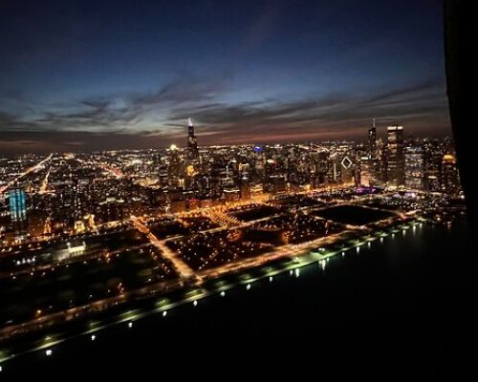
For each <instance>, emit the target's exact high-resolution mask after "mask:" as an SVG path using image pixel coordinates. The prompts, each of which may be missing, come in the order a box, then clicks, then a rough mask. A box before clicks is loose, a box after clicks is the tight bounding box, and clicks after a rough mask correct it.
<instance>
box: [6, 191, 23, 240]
mask: <svg viewBox="0 0 478 382" xmlns="http://www.w3.org/2000/svg"><path fill="white" fill-rule="evenodd" d="M8 203H9V206H10V219H11V222H12V225H13V228H14V230H15V232H16V233H23V232H25V230H26V228H27V204H26V196H25V191H23V190H22V189H20V188H14V189H12V190H10V191H8Z"/></svg>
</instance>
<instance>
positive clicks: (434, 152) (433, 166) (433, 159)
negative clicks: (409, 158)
mask: <svg viewBox="0 0 478 382" xmlns="http://www.w3.org/2000/svg"><path fill="white" fill-rule="evenodd" d="M424 149H425V189H426V190H427V191H431V192H440V191H441V184H442V182H441V176H442V174H441V168H442V161H443V155H444V150H443V147H441V146H440V145H439V144H438V142H427V143H426V144H425V147H424Z"/></svg>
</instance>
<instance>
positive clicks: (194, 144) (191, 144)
mask: <svg viewBox="0 0 478 382" xmlns="http://www.w3.org/2000/svg"><path fill="white" fill-rule="evenodd" d="M188 159H189V160H190V161H193V160H197V159H199V150H198V140H197V138H196V135H195V134H194V123H193V120H192V119H191V118H189V123H188Z"/></svg>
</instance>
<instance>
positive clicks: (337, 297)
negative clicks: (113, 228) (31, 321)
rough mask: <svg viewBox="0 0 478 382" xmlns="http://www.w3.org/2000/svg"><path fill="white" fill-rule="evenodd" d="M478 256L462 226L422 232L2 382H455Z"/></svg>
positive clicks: (38, 358)
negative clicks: (240, 377)
mask: <svg viewBox="0 0 478 382" xmlns="http://www.w3.org/2000/svg"><path fill="white" fill-rule="evenodd" d="M474 254H475V252H474V250H473V247H472V244H471V234H470V232H469V230H468V228H467V224H466V221H465V220H464V219H463V220H459V221H456V222H455V223H454V224H453V225H452V226H451V227H446V226H429V225H424V226H422V227H417V228H416V229H415V230H412V229H410V230H408V231H406V232H405V233H399V234H396V235H395V237H394V238H392V236H389V237H387V238H385V239H384V240H383V242H381V241H380V240H377V241H375V242H373V243H371V245H370V247H367V246H366V245H365V246H363V247H361V249H360V253H356V251H355V250H352V251H348V252H347V253H346V255H345V256H344V257H342V256H336V257H334V258H332V259H331V260H330V261H329V262H328V263H327V265H326V267H325V270H324V269H321V268H320V267H319V266H318V264H317V263H316V264H314V265H311V266H308V267H305V268H302V269H301V270H300V275H299V277H296V275H295V274H294V275H293V276H291V275H289V273H286V274H282V275H280V276H276V277H275V278H274V280H273V282H270V281H269V280H268V279H264V280H261V281H259V282H257V283H255V284H253V286H252V288H251V289H250V290H246V288H245V287H243V286H240V287H237V288H235V289H233V290H231V291H228V292H227V294H226V296H224V297H221V296H219V295H216V296H214V297H210V298H207V299H204V300H200V301H199V304H198V306H197V307H194V306H193V305H192V304H189V305H187V306H183V307H180V308H177V309H175V310H173V311H170V312H168V315H167V317H162V316H161V315H155V316H152V317H148V318H146V319H144V320H139V321H137V322H135V323H134V325H133V327H132V328H128V327H127V324H124V325H120V326H118V327H115V328H113V329H108V330H107V331H104V332H100V333H98V334H97V336H96V338H95V340H94V341H92V340H91V338H89V337H82V338H78V339H75V340H71V341H68V342H66V343H64V344H61V345H59V346H57V347H55V348H54V349H52V351H53V354H52V356H51V357H46V355H45V353H44V352H42V353H37V354H31V355H28V356H24V357H20V358H18V359H15V360H14V361H12V362H10V363H8V364H6V365H4V366H3V372H2V373H0V380H4V379H5V380H10V378H9V377H11V378H12V380H20V378H23V377H25V376H27V375H28V376H30V375H32V374H34V375H35V377H36V378H39V380H43V378H45V380H46V379H50V380H51V379H55V380H56V379H59V380H60V379H61V380H65V379H68V377H69V376H75V377H78V378H92V377H93V376H95V375H97V376H101V375H107V376H108V378H111V380H114V379H116V378H120V377H122V376H123V377H124V376H125V374H126V372H128V373H129V372H133V373H135V375H136V376H137V380H141V379H142V378H148V379H151V378H149V377H150V376H154V378H152V380H161V379H165V378H166V375H170V374H171V373H172V374H173V376H175V377H177V378H181V379H183V378H182V376H185V375H186V374H187V373H191V372H194V373H197V378H202V376H205V377H210V376H212V375H216V374H218V373H219V370H220V369H221V370H222V368H223V367H227V368H228V370H229V371H228V373H229V374H230V375H231V376H235V375H236V373H237V374H243V373H245V372H248V371H249V370H251V371H250V373H252V374H251V375H250V377H251V378H253V377H254V376H256V374H255V373H257V369H258V368H259V369H262V370H263V371H265V372H266V373H271V374H270V375H271V376H272V375H273V374H276V373H278V372H279V374H281V373H282V371H283V372H284V373H286V372H292V373H294V374H295V376H296V379H302V378H300V375H301V374H303V375H304V376H306V375H309V373H313V375H314V378H313V379H319V380H321V378H320V377H321V376H325V375H326V374H332V375H334V376H335V378H334V380H339V379H340V380H344V379H348V378H345V376H347V377H349V378H350V380H363V379H365V377H367V378H368V376H372V375H373V376H378V377H381V379H382V380H384V381H388V380H407V381H409V380H417V381H422V380H436V379H435V378H438V377H439V376H440V377H444V376H449V378H450V379H455V380H457V378H458V379H459V375H460V374H461V373H465V370H468V368H469V367H470V365H473V362H474V360H475V354H476V352H475V351H474V350H473V351H469V349H475V348H476V344H475V338H476V329H475V327H476V322H477V321H476V318H477V317H476V314H475V313H474V312H473V311H474V309H475V305H476V302H477V299H476V296H475V291H474V290H473V288H474V286H475V283H476V260H475V258H474ZM177 365H179V368H178V366H177ZM332 365H334V366H332ZM252 369H254V372H252ZM475 370H476V369H475ZM226 377H227V374H226ZM135 380H136V379H135ZM326 380H329V379H326Z"/></svg>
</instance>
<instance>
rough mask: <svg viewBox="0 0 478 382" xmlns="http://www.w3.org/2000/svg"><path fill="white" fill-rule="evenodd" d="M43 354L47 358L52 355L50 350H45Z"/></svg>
mask: <svg viewBox="0 0 478 382" xmlns="http://www.w3.org/2000/svg"><path fill="white" fill-rule="evenodd" d="M45 354H46V356H47V357H51V356H52V354H53V351H52V350H51V349H47V350H45Z"/></svg>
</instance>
